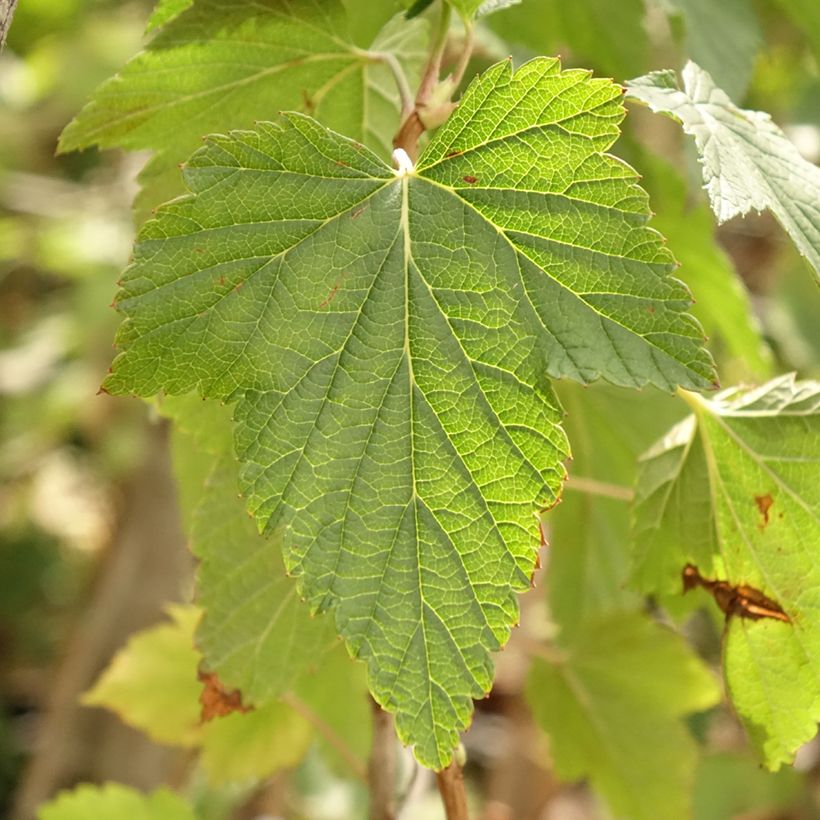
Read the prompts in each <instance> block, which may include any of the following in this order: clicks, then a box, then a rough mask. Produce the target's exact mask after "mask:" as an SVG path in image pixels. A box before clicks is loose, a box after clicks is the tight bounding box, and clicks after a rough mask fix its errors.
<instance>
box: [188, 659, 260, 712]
mask: <svg viewBox="0 0 820 820" xmlns="http://www.w3.org/2000/svg"><path fill="white" fill-rule="evenodd" d="M198 677H199V680H200V682H201V683H202V684H203V687H202V693H201V694H200V696H199V702H200V703H201V704H202V712H201V719H202V722H203V723H206V722H207V721H209V720H212V719H213V718H215V717H224V716H225V715H230V714H231V712H250V711H251V709H252V707H250V706H244V705H243V703H242V693H241V692H240V691H239V690H238V689H226V688H225V687H224V686H223V685H222V681H220V680H219V676H218V675H216V674H215V673H213V672H203V671H202V670H201V669H200V670H199V674H198Z"/></svg>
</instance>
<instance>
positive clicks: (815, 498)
mask: <svg viewBox="0 0 820 820" xmlns="http://www.w3.org/2000/svg"><path fill="white" fill-rule="evenodd" d="M818 437H820V385H818V384H817V383H814V382H804V383H800V382H795V381H794V378H793V377H792V376H782V377H779V378H777V379H775V380H773V381H771V382H769V383H768V384H766V385H764V386H762V387H760V388H757V389H756V390H747V391H735V392H733V393H727V394H726V395H723V396H720V397H718V398H717V399H716V400H715V401H714V402H709V403H706V402H704V403H703V406H702V408H699V410H698V412H697V413H696V415H695V416H692V417H690V418H689V419H687V420H686V421H685V422H683V423H682V424H681V425H679V426H678V427H677V428H675V429H674V430H673V431H671V432H670V433H669V434H668V435H667V436H666V438H665V439H664V440H663V441H661V442H659V443H658V445H656V446H655V447H654V448H653V449H652V450H651V451H650V452H649V453H648V454H647V455H646V457H645V458H644V460H643V463H642V469H641V474H640V478H639V481H638V489H637V498H636V502H637V506H636V526H635V530H636V537H637V543H638V553H637V560H636V578H637V580H638V581H639V583H640V584H641V586H642V587H643V588H644V589H645V590H646V591H651V592H662V593H669V592H674V591H680V584H681V570H682V569H683V567H684V566H685V565H686V564H693V565H695V566H696V567H697V568H698V570H699V572H700V574H701V575H702V576H703V577H704V578H708V579H709V580H713V581H725V582H728V584H729V585H731V586H732V587H740V586H745V587H751V588H753V589H754V590H757V591H758V592H759V593H761V594H762V595H763V596H765V598H767V599H769V600H771V601H773V602H775V604H777V605H778V606H779V607H780V608H781V609H782V611H783V612H785V614H786V615H787V616H788V619H789V621H788V622H785V621H783V620H777V619H772V618H765V617H763V618H759V619H755V620H753V619H750V618H748V617H742V616H741V615H739V614H733V615H730V616H729V617H728V621H727V625H726V634H725V643H724V666H725V673H726V680H727V688H728V690H729V695H730V696H731V699H732V702H733V704H734V706H735V709H736V710H737V712H738V714H739V716H740V717H741V719H742V720H743V723H744V724H745V726H746V729H747V731H748V732H749V736H750V739H751V740H752V742H753V744H754V745H755V746H756V747H757V748H758V750H759V752H760V754H761V755H762V757H763V759H764V761H765V762H766V765H767V766H769V767H770V768H772V769H776V768H777V767H778V766H780V765H781V764H782V763H786V762H790V761H791V760H792V759H793V758H794V752H795V751H796V749H797V748H798V747H799V746H800V745H801V744H802V743H804V742H806V741H807V740H809V739H810V738H811V737H812V736H813V735H814V734H815V732H816V730H817V721H818V720H820V685H819V684H818V681H820V615H819V613H820V569H819V568H820V537H818V532H820V528H819V527H818V523H820V522H818V514H819V513H820V458H818V455H817V447H816V442H817V441H818Z"/></svg>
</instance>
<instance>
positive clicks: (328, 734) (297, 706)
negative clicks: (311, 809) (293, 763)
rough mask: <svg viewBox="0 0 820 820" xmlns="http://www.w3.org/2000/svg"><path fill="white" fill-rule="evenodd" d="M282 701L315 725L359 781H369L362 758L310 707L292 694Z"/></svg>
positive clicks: (289, 693)
mask: <svg viewBox="0 0 820 820" xmlns="http://www.w3.org/2000/svg"><path fill="white" fill-rule="evenodd" d="M282 700H283V701H284V702H285V703H287V704H288V706H290V707H291V709H293V711H294V712H298V713H299V714H300V715H301V716H302V717H303V718H304V719H305V720H306V721H307V722H308V723H311V724H313V726H314V727H315V728H316V730H317V731H318V732H319V734H321V735H322V737H323V738H324V739H325V740H326V741H327V742H328V743H329V744H330V745H331V746H332V747H333V748H334V749H335V750H336V751H337V752H338V753H339V756H340V757H341V758H342V759H343V760H344V762H345V763H347V765H348V766H349V767H350V768H351V770H352V771H353V773H354V774H355V775H356V777H358V778H359V780H367V772H366V770H365V765H364V762H363V761H362V760H361V758H360V757H359V756H358V755H357V754H356V753H355V752H354V751H353V750H352V749H351V748H350V747H349V746H348V745H347V743H345V741H344V740H343V739H342V738H341V737H339V735H338V734H337V733H336V732H335V731H334V729H333V728H332V727H330V726H328V725H327V723H325V721H324V720H322V718H321V717H319V715H317V714H316V712H314V711H313V709H311V708H310V706H308V705H307V704H306V703H305V702H304V701H303V700H301V698H298V697H296V695H294V694H293V693H291V692H288V693H287V694H285V695H283V696H282Z"/></svg>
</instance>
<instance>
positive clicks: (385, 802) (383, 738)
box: [367, 700, 396, 820]
mask: <svg viewBox="0 0 820 820" xmlns="http://www.w3.org/2000/svg"><path fill="white" fill-rule="evenodd" d="M371 704H372V706H373V748H372V750H371V752H370V762H369V763H368V766H367V778H368V783H369V784H370V820H395V817H396V734H395V732H394V731H393V720H392V719H391V717H390V715H389V714H388V713H387V712H385V711H384V709H382V708H381V706H379V704H378V703H376V701H375V700H372V701H371Z"/></svg>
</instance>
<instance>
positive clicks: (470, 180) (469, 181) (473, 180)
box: [462, 174, 478, 185]
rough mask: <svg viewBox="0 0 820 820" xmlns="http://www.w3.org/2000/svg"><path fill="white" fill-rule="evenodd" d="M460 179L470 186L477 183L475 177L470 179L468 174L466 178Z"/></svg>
mask: <svg viewBox="0 0 820 820" xmlns="http://www.w3.org/2000/svg"><path fill="white" fill-rule="evenodd" d="M462 179H463V180H464V181H465V182H467V183H468V184H470V185H475V184H476V182H478V179H477V178H476V177H471V176H470V175H469V174H468V175H467V176H466V177H462Z"/></svg>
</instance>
